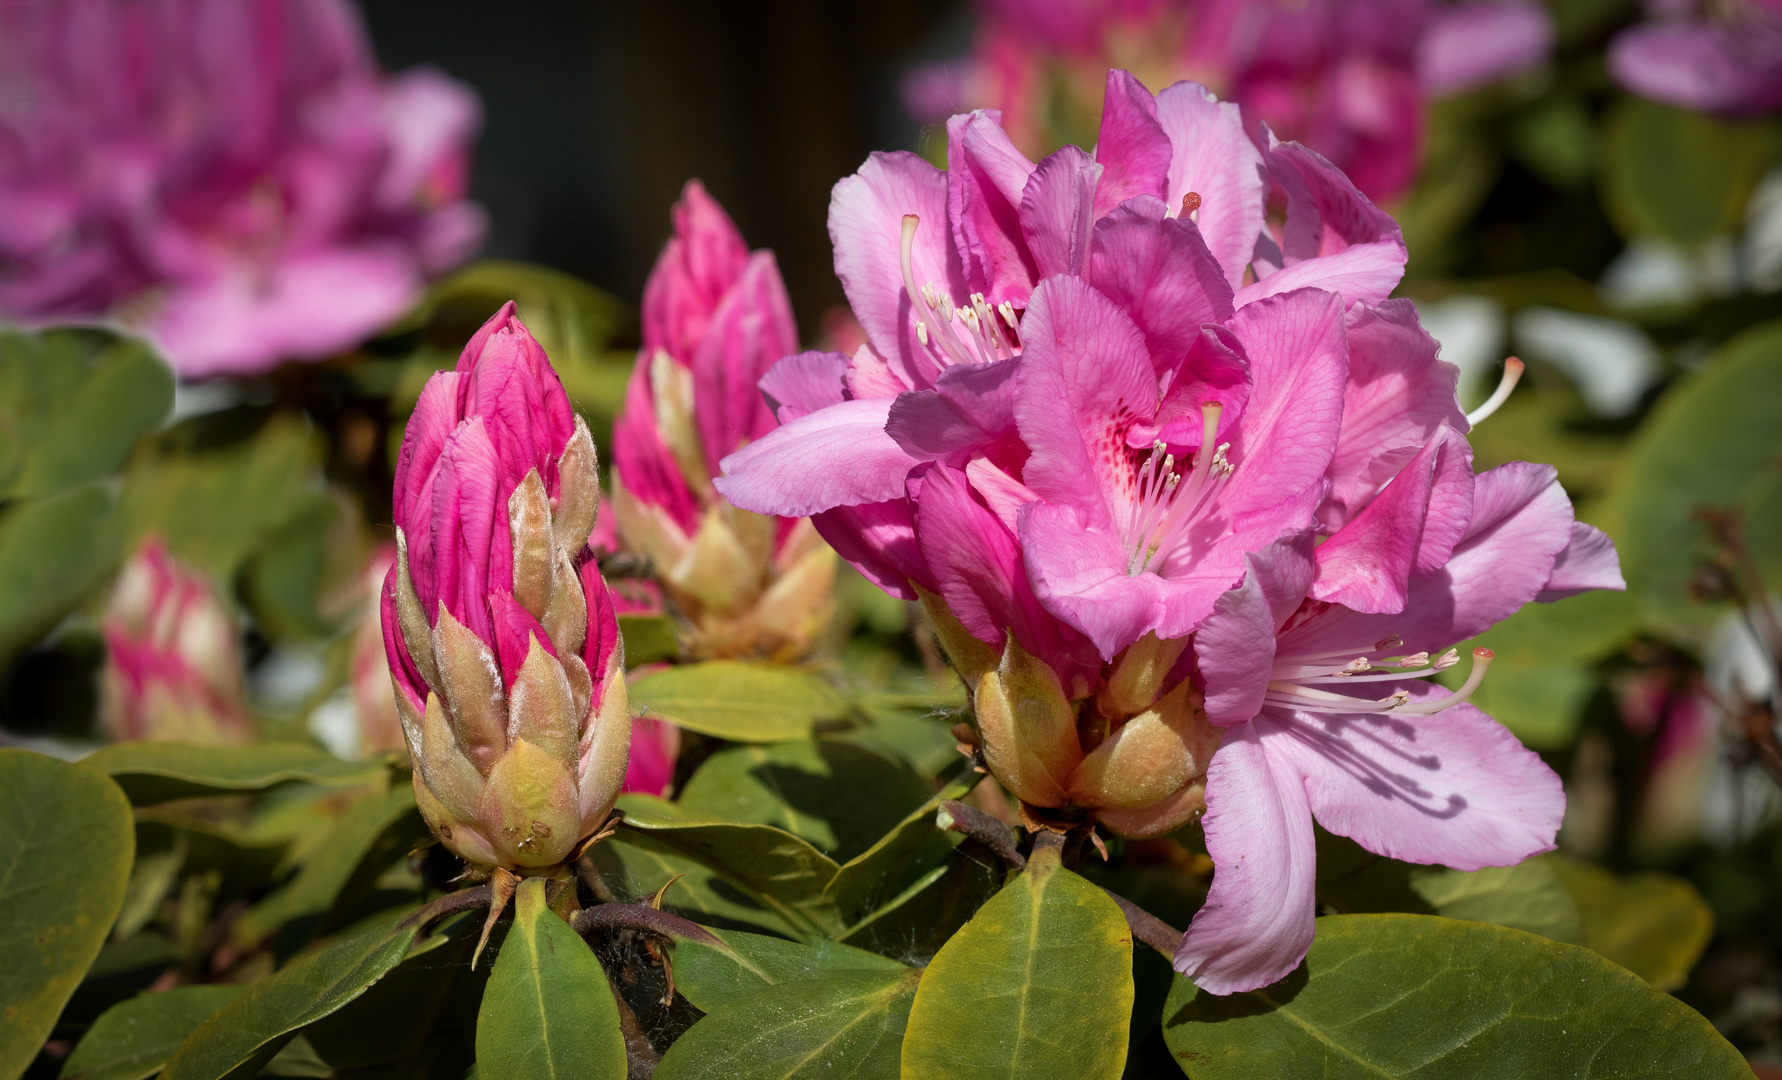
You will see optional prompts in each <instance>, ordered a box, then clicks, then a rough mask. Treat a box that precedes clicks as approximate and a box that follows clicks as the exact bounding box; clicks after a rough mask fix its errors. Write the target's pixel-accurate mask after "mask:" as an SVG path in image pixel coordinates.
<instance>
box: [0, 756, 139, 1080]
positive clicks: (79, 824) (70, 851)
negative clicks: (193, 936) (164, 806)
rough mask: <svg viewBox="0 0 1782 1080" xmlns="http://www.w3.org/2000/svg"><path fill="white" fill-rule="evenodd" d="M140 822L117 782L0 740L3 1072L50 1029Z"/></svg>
mask: <svg viewBox="0 0 1782 1080" xmlns="http://www.w3.org/2000/svg"><path fill="white" fill-rule="evenodd" d="M135 847H136V830H135V828H134V826H133V825H132V823H131V821H130V804H129V802H128V801H126V800H125V799H124V793H123V792H121V791H119V790H118V788H117V785H116V784H113V783H112V782H111V781H110V780H107V779H106V778H105V777H104V776H103V775H101V774H99V773H96V772H94V771H92V770H91V769H88V768H85V767H84V766H80V765H71V764H69V763H68V762H65V761H58V760H56V759H55V758H52V757H48V756H46V755H44V754H39V753H36V752H34V751H30V750H14V749H0V912H5V917H4V918H0V957H5V959H6V962H5V964H4V965H0V1080H14V1078H16V1077H17V1076H19V1075H20V1074H21V1073H23V1072H24V1071H25V1067H26V1066H28V1065H29V1064H31V1059H32V1058H33V1057H35V1056H36V1055H37V1049H38V1047H40V1046H42V1045H43V1041H44V1040H45V1039H46V1038H48V1037H49V1033H50V1029H51V1028H52V1027H54V1026H55V1023H56V1018H57V1017H58V1016H60V1015H61V1014H62V1006H63V1005H65V1004H67V1003H68V998H69V996H70V995H71V994H73V993H74V988H75V987H76V986H79V985H80V981H81V979H82V977H83V976H85V975H86V973H87V968H88V967H90V966H91V965H92V963H93V959H94V957H96V956H98V955H99V947H100V946H101V945H103V944H104V943H105V935H106V934H107V933H108V932H109V931H110V930H111V924H112V922H113V920H115V919H116V918H117V916H118V910H119V909H120V908H122V907H123V904H124V890H125V888H126V887H127V886H128V885H129V882H130V859H131V857H132V855H133V853H134V849H135Z"/></svg>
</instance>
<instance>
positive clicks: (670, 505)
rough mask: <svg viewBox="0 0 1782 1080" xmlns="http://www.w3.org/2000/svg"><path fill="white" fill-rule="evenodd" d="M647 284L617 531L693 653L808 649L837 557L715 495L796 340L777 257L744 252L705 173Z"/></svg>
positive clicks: (790, 523)
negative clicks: (724, 467)
mask: <svg viewBox="0 0 1782 1080" xmlns="http://www.w3.org/2000/svg"><path fill="white" fill-rule="evenodd" d="M674 222H675V234H674V237H673V238H672V239H670V240H669V242H668V245H667V246H666V247H665V248H664V250H663V252H662V256H661V258H659V259H658V260H657V262H656V268H655V270H654V271H653V272H652V273H651V275H650V280H649V283H648V284H647V285H646V286H645V288H644V303H643V324H644V332H643V349H642V350H641V351H640V352H639V353H638V358H637V367H636V368H635V369H633V371H632V375H631V385H630V388H629V389H628V391H627V393H626V398H625V408H624V410H623V411H622V412H621V413H620V414H619V418H618V420H617V422H616V423H615V424H614V428H613V457H614V464H613V509H614V515H613V516H614V520H615V522H616V523H617V530H618V540H619V541H620V542H621V544H622V546H623V547H624V548H625V549H627V550H628V551H630V552H631V553H633V554H635V555H638V556H641V557H643V558H646V559H648V560H650V562H651V564H652V566H653V567H654V569H655V572H656V574H657V576H658V577H659V578H660V580H661V582H662V584H663V585H664V586H665V587H666V589H667V591H668V594H669V597H670V598H671V599H672V600H673V601H674V604H675V606H676V608H677V609H679V611H680V612H681V613H682V614H683V615H684V616H685V617H686V621H687V623H688V627H689V631H688V637H689V641H688V645H689V650H690V651H691V652H692V653H693V654H694V655H696V656H773V657H777V658H780V659H792V658H795V657H798V656H802V655H803V654H804V653H806V652H808V651H809V649H810V647H811V644H812V641H813V640H814V638H815V637H816V635H817V633H818V632H819V631H820V630H821V628H822V626H823V624H824V622H825V621H826V620H827V619H828V615H829V608H830V604H831V599H830V593H831V591H832V586H833V585H834V581H835V553H834V552H832V551H830V550H829V549H828V548H827V547H825V546H824V545H823V542H822V540H821V539H820V538H819V537H818V536H817V533H816V530H815V529H814V528H812V527H811V524H810V523H809V522H808V521H803V520H800V517H801V515H790V516H782V517H779V518H773V517H765V516H762V515H760V514H754V513H750V512H748V511H746V510H739V509H737V508H736V507H735V506H733V505H731V504H730V503H727V502H725V501H724V500H723V499H721V498H719V497H718V493H717V491H716V489H715V488H714V487H713V486H712V476H713V474H714V473H715V472H716V471H717V468H718V462H720V461H721V460H723V458H724V457H725V455H727V454H729V453H731V452H732V451H734V450H737V449H739V448H740V447H743V446H745V445H747V444H748V443H750V442H751V441H752V440H754V439H758V438H760V437H761V436H762V435H765V434H766V433H767V432H769V431H771V430H773V427H774V418H773V413H772V411H771V410H770V409H769V407H768V404H767V402H766V401H764V400H763V398H762V395H761V391H760V390H759V389H758V384H759V383H760V381H761V379H762V378H763V377H764V376H765V375H766V374H767V373H768V370H769V369H770V368H771V367H772V366H773V365H774V363H775V362H777V361H778V360H779V359H780V358H781V357H783V356H786V355H787V354H789V353H792V352H794V351H796V350H797V348H798V330H797V327H796V326H795V325H794V323H793V321H792V308H791V305H790V304H789V302H788V301H787V299H786V287H785V285H784V283H782V282H781V280H780V273H779V269H778V267H777V266H776V265H775V263H774V258H773V254H772V253H771V252H767V251H757V252H755V253H753V254H750V253H749V250H748V248H747V246H746V245H745V244H744V243H743V238H742V235H741V234H740V233H738V232H737V230H736V226H735V225H734V224H733V223H732V222H731V220H730V218H729V216H728V215H727V214H725V213H724V210H723V208H722V207H720V206H719V205H718V204H717V203H716V202H714V201H713V200H712V198H711V196H709V195H707V194H706V191H705V188H704V187H702V186H701V185H700V184H699V182H698V181H696V180H695V181H691V182H689V183H688V184H687V186H686V190H685V191H684V193H683V195H682V199H681V201H680V202H679V203H678V204H676V206H675V209H674Z"/></svg>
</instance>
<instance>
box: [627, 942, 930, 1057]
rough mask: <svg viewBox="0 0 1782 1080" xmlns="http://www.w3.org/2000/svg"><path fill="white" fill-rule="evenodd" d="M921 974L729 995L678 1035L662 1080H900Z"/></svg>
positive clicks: (853, 977)
mask: <svg viewBox="0 0 1782 1080" xmlns="http://www.w3.org/2000/svg"><path fill="white" fill-rule="evenodd" d="M919 977H920V973H919V972H917V971H915V970H914V969H911V968H900V969H899V970H896V971H875V972H865V971H850V972H839V973H832V974H828V975H826V976H824V977H823V978H817V979H798V980H793V981H790V982H786V983H782V984H780V985H777V986H771V987H767V988H764V989H761V990H756V991H754V992H752V993H748V994H743V995H741V996H739V997H736V998H733V999H730V1000H729V1001H728V1002H727V1003H726V1005H725V1006H724V1007H723V1008H722V1009H719V1010H718V1011H717V1012H714V1013H712V1014H711V1015H709V1016H707V1017H706V1018H705V1019H703V1020H701V1021H699V1023H697V1024H694V1025H693V1027H692V1029H691V1030H689V1031H688V1032H687V1033H686V1034H684V1035H682V1036H681V1037H680V1038H679V1039H677V1040H675V1043H674V1045H673V1046H671V1047H669V1048H668V1053H666V1054H664V1055H663V1056H662V1064H661V1065H659V1066H657V1068H656V1073H655V1076H656V1080H818V1078H823V1080H828V1078H830V1077H848V1078H850V1080H898V1077H899V1076H900V1075H901V1073H900V1068H899V1063H898V1062H899V1051H898V1047H899V1045H900V1044H901V1043H902V1041H903V1035H904V1026H905V1024H906V1023H907V1022H908V1020H909V1014H910V1002H911V1001H912V1000H913V999H914V998H915V994H916V983H917V979H918V978H919Z"/></svg>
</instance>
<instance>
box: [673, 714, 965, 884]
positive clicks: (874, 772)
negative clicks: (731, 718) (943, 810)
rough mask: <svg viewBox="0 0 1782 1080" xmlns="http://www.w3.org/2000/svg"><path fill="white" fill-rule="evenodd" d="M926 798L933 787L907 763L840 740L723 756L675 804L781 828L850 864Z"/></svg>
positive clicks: (699, 813)
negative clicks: (846, 859) (848, 859)
mask: <svg viewBox="0 0 1782 1080" xmlns="http://www.w3.org/2000/svg"><path fill="white" fill-rule="evenodd" d="M928 797H929V788H928V783H927V781H925V780H923V779H922V778H921V777H920V776H918V775H916V772H915V770H914V769H911V768H910V767H909V766H908V765H905V764H904V763H903V762H900V761H896V760H893V759H891V758H888V757H885V756H884V755H882V754H876V753H874V752H872V751H871V750H866V749H863V748H861V747H859V746H855V745H852V744H850V743H847V742H843V741H841V740H839V739H810V740H802V741H799V742H786V743H775V744H773V745H770V746H738V747H732V748H731V749H729V750H720V751H718V752H717V753H715V754H713V755H712V756H711V757H709V758H707V759H706V760H705V762H704V763H703V764H701V765H700V766H699V769H698V771H696V772H695V773H694V774H693V775H692V777H690V778H689V779H688V780H687V784H686V787H685V788H684V789H683V790H682V791H681V794H680V797H679V798H678V799H676V800H675V802H676V804H677V805H678V806H679V807H680V808H681V811H682V812H683V813H685V814H687V815H688V816H690V817H697V818H705V819H707V820H712V821H735V822H746V823H749V824H753V825H777V826H779V827H780V828H782V829H785V830H786V831H787V832H789V833H792V834H793V835H795V836H802V837H804V838H805V839H806V840H809V841H810V842H811V843H812V844H814V845H816V846H817V847H818V848H821V849H822V850H823V851H825V852H829V853H831V854H833V855H835V856H837V857H839V858H851V857H852V856H855V855H858V854H860V853H861V852H863V851H865V850H866V849H867V848H869V847H871V846H872V845H873V843H874V842H876V841H877V840H878V839H879V837H880V836H882V835H884V833H885V832H886V831H887V830H889V829H891V828H892V827H894V826H895V825H896V824H897V823H898V821H899V819H901V818H902V817H903V816H904V815H905V814H906V813H908V812H909V810H910V809H911V808H912V807H916V806H920V805H922V803H923V802H924V801H926V800H927V799H928ZM931 831H932V830H931Z"/></svg>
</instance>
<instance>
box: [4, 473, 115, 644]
mask: <svg viewBox="0 0 1782 1080" xmlns="http://www.w3.org/2000/svg"><path fill="white" fill-rule="evenodd" d="M117 540H118V526H117V521H116V519H115V517H114V501H113V499H112V497H111V495H110V494H108V493H107V492H106V491H105V489H103V488H102V487H100V486H99V485H98V484H97V483H94V484H86V485H83V486H81V487H77V488H73V489H71V490H69V491H64V492H61V493H59V494H56V495H51V496H47V497H45V498H42V499H30V500H24V501H20V502H16V503H13V504H11V505H9V506H6V507H5V508H4V509H0V663H6V662H8V661H10V660H11V659H12V656H13V654H14V653H16V652H18V651H19V650H20V649H23V648H25V647H27V646H29V645H31V644H32V643H33V642H35V641H36V640H37V639H38V638H40V637H42V636H43V635H44V634H45V633H47V632H48V631H49V630H50V628H51V627H53V626H55V625H56V623H57V622H58V621H60V620H61V618H62V617H63V616H64V615H67V614H68V613H69V612H70V611H72V610H74V607H75V605H76V604H79V603H80V602H81V600H82V599H83V598H84V597H85V596H86V595H87V594H88V592H89V591H91V590H92V589H93V587H94V586H96V585H98V584H99V582H100V579H101V578H103V577H104V575H105V572H106V570H107V569H108V568H109V567H110V566H111V561H112V559H113V558H114V557H115V554H116V551H117Z"/></svg>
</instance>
